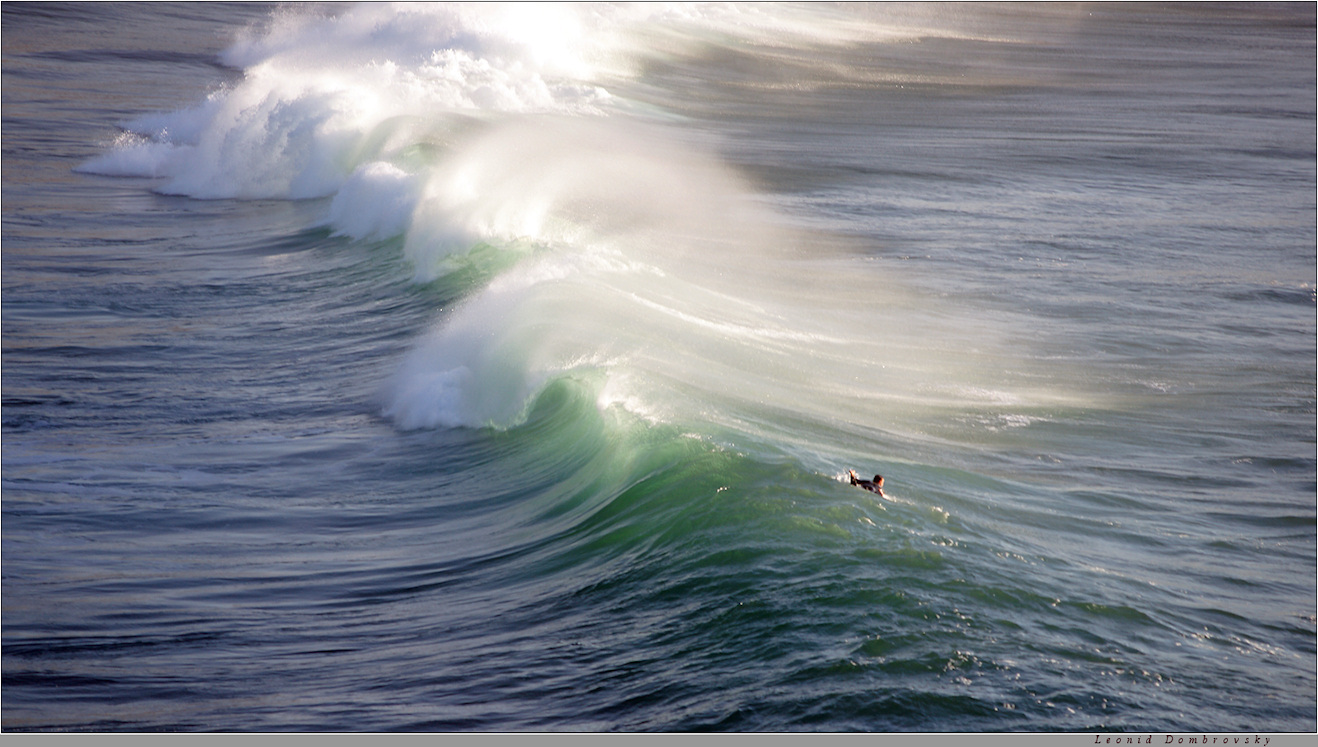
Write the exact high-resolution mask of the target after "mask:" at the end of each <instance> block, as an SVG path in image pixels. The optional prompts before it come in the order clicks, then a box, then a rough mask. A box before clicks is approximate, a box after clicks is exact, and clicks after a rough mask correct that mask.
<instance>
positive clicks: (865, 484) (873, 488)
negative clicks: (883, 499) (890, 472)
mask: <svg viewBox="0 0 1318 747" xmlns="http://www.w3.org/2000/svg"><path fill="white" fill-rule="evenodd" d="M875 477H878V475H875ZM851 484H852V485H859V486H860V487H862V488H864V489H866V490H868V491H870V492H871V493H878V494H879V495H883V488H881V487H879V484H878V483H877V482H871V481H869V480H857V479H856V473H855V472H852V473H851Z"/></svg>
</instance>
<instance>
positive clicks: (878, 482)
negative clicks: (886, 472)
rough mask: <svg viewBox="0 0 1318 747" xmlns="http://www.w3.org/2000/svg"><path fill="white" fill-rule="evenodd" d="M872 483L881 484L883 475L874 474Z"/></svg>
mask: <svg viewBox="0 0 1318 747" xmlns="http://www.w3.org/2000/svg"><path fill="white" fill-rule="evenodd" d="M874 484H875V485H880V486H882V485H883V475H875V476H874Z"/></svg>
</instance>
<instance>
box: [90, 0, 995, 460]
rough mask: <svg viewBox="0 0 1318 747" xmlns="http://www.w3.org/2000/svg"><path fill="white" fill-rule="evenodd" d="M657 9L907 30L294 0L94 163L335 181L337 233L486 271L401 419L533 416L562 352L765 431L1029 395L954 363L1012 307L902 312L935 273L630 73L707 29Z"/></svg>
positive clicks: (611, 376)
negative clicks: (646, 103)
mask: <svg viewBox="0 0 1318 747" xmlns="http://www.w3.org/2000/svg"><path fill="white" fill-rule="evenodd" d="M806 18H809V19H810V22H808V23H807V22H805V21H806ZM844 21H845V22H844ZM662 28H670V29H677V28H681V29H683V30H684V31H685V32H687V33H691V32H692V30H693V29H696V30H698V31H699V32H700V33H703V34H706V35H713V36H711V37H710V38H711V39H722V40H723V41H721V42H719V43H720V44H740V45H741V46H742V47H743V48H745V49H748V50H753V49H754V48H755V45H757V44H763V43H765V40H767V39H768V38H770V37H771V36H774V35H777V36H778V37H783V36H786V38H787V39H788V42H786V43H796V44H803V45H805V47H803V49H805V48H814V47H815V46H817V45H820V44H844V43H847V42H849V41H854V40H855V39H857V38H862V37H870V38H889V37H892V38H905V37H903V36H901V35H900V34H897V33H896V32H895V31H893V29H892V27H881V26H879V25H877V24H876V23H870V24H869V25H868V26H866V24H865V23H864V22H863V19H859V18H856V17H845V18H841V17H833V16H828V15H827V14H824V15H814V16H808V17H807V16H803V15H801V14H800V11H799V9H797V8H793V7H787V8H782V9H775V8H762V7H758V6H751V7H748V8H741V7H738V6H719V5H711V6H695V7H687V6H677V7H671V8H670V7H664V6H656V7H653V8H651V7H649V6H639V7H638V6H557V5H553V6H544V7H542V6H540V5H534V6H529V7H528V6H515V7H505V6H493V7H486V6H484V5H475V6H404V7H399V8H394V7H389V6H377V5H367V6H354V7H351V8H349V9H347V10H345V11H343V12H341V13H335V14H333V15H330V16H316V15H309V14H304V13H300V12H283V13H281V14H279V15H277V16H276V17H275V18H274V19H273V21H272V24H271V26H270V28H269V29H266V30H264V31H260V32H256V31H254V32H252V33H251V34H250V35H249V36H248V37H247V38H245V39H244V40H242V41H240V42H239V43H237V44H235V45H234V46H233V47H231V48H230V49H229V50H228V51H227V52H226V53H225V55H224V59H225V61H226V63H228V64H231V65H234V66H238V67H241V68H242V69H243V78H242V80H241V81H239V82H237V83H235V84H233V85H231V86H229V87H226V88H223V89H221V90H218V91H216V92H215V93H213V94H212V95H211V96H209V97H208V98H207V100H206V101H205V102H203V103H202V104H200V105H198V106H197V107H194V108H191V109H186V110H182V111H179V112H175V113H171V114H161V115H152V116H148V117H144V118H141V119H139V120H137V121H135V122H133V123H130V124H129V125H128V132H127V133H126V134H125V136H124V137H123V138H121V142H120V143H119V144H118V145H117V146H116V147H115V148H114V149H112V150H111V151H109V152H108V153H106V154H105V155H103V156H100V157H98V158H96V159H93V160H92V161H91V162H89V163H87V164H85V165H84V166H83V167H82V168H83V169H84V170H86V171H90V172H97V173H107V174H120V175H137V176H152V177H158V178H160V180H161V181H160V183H159V186H158V187H157V188H158V189H159V190H161V191H163V192H166V193H179V194H185V195H189V196H192V197H198V198H220V197H229V198H233V197H237V198H270V197H277V198H285V199H301V198H313V197H327V198H330V202H329V207H328V211H327V216H326V221H327V225H328V226H329V227H330V228H331V229H332V230H333V231H335V232H337V233H340V234H343V235H347V236H351V237H354V238H357V239H362V240H371V241H386V240H390V239H395V238H397V240H399V241H400V242H401V247H402V252H403V254H404V256H406V257H407V259H408V260H409V261H410V263H411V265H412V266H413V268H414V270H415V276H416V281H417V282H418V283H429V282H432V281H434V280H435V279H436V278H439V277H443V276H446V275H450V274H452V273H455V272H460V271H463V270H464V269H465V270H466V272H467V274H466V275H465V276H466V277H469V278H473V280H471V281H470V282H471V283H472V285H470V286H469V287H465V288H463V289H461V290H460V294H461V295H462V297H463V299H462V300H461V301H460V302H459V303H458V304H457V305H456V307H455V308H453V309H452V310H450V311H448V312H446V313H445V314H444V315H443V318H442V319H441V320H440V321H439V322H438V324H437V327H436V329H435V330H434V331H432V332H431V333H430V334H428V335H427V336H426V337H425V338H424V339H423V340H421V341H420V342H419V343H418V345H417V347H416V349H415V350H414V351H413V352H412V353H411V354H409V356H408V357H407V358H406V360H404V361H403V362H402V364H401V367H400V370H399V371H398V372H397V374H396V375H395V376H393V378H392V381H391V382H390V383H389V384H388V385H387V386H386V388H385V390H384V391H383V392H382V394H381V397H382V400H383V404H382V408H383V411H384V412H385V414H386V415H387V416H388V417H390V418H392V419H393V420H394V421H395V422H396V423H398V425H400V426H402V427H404V428H415V427H434V426H446V427H451V426H487V425H493V426H497V427H508V426H511V425H516V424H517V423H519V422H521V420H522V419H523V418H524V416H525V414H526V411H527V408H528V407H529V406H530V403H531V402H532V401H533V399H534V397H535V396H536V394H537V393H538V392H539V391H540V390H541V389H542V388H543V387H544V386H545V384H546V383H547V382H548V381H550V380H553V379H554V378H556V377H563V376H574V377H578V378H582V379H583V380H588V381H590V382H592V384H591V386H592V388H593V390H594V391H595V394H596V397H597V399H598V404H599V405H600V406H601V407H610V406H620V407H623V408H625V409H627V410H629V411H631V412H633V414H637V415H640V416H642V417H644V418H646V419H651V420H660V421H676V422H682V423H688V424H691V423H697V422H699V423H709V424H714V425H715V427H723V428H731V429H733V430H737V431H742V432H746V431H749V432H750V433H751V435H765V434H756V433H755V431H757V430H760V429H762V428H764V427H771V426H768V425H767V424H768V423H771V422H773V420H774V419H773V418H766V417H761V415H760V414H759V413H761V412H762V411H765V410H781V411H783V412H790V413H793V414H794V416H796V417H802V418H805V419H806V420H808V421H811V422H814V423H816V424H817V425H818V431H819V432H818V433H817V434H813V435H814V436H823V434H826V433H827V432H828V431H830V430H831V429H832V428H833V426H832V425H830V424H832V423H835V422H838V421H841V422H846V423H850V424H851V425H852V426H860V427H868V426H870V425H873V424H883V425H885V426H887V427H895V425H896V424H895V416H896V415H897V414H898V413H899V412H901V411H902V410H903V409H909V408H910V407H912V406H915V405H917V404H920V403H923V404H924V405H929V404H941V405H943V406H946V405H948V404H950V403H953V402H955V403H958V404H965V403H966V402H967V401H972V402H973V401H976V400H979V401H987V402H991V403H996V404H999V405H1000V404H1002V402H1003V400H1004V397H1005V398H1006V399H1009V400H1012V401H1016V400H1017V398H1018V397H1019V395H1018V394H1012V395H1003V394H1002V393H1000V392H996V391H993V390H992V389H991V387H990V388H987V389H986V387H985V385H984V384H983V383H982V382H978V381H976V380H975V377H974V376H970V377H969V378H966V376H967V374H968V373H969V369H970V366H968V365H958V364H957V362H958V361H961V362H963V364H964V362H965V361H966V360H967V357H968V356H970V355H972V354H971V353H970V352H969V351H970V350H971V349H972V348H973V350H974V351H977V352H980V353H986V352H990V351H991V346H992V343H991V336H992V335H991V333H990V332H988V331H987V330H985V329H983V328H976V325H974V324H973V322H972V321H971V320H970V319H968V318H962V319H954V318H953V317H955V316H956V315H957V314H958V313H959V312H957V310H956V309H954V308H951V307H949V308H948V311H947V313H948V314H949V315H950V317H949V318H948V319H947V320H945V321H944V323H943V325H942V326H943V327H945V328H942V329H939V330H938V331H937V332H936V333H934V332H931V330H929V329H928V328H927V326H926V325H927V322H925V323H923V324H922V323H921V322H920V321H918V319H927V317H924V316H921V317H918V318H917V317H916V316H914V315H911V314H908V313H904V312H905V311H907V310H909V309H910V307H911V306H912V305H918V304H923V303H929V302H930V300H929V299H927V298H926V299H920V298H917V297H915V296H914V295H912V294H910V293H908V292H906V291H905V290H904V289H903V288H902V287H901V285H900V281H899V279H898V278H884V277H877V276H875V275H874V274H873V273H872V272H866V271H865V268H863V267H862V268H859V272H857V268H856V267H855V265H854V263H848V262H846V261H845V257H846V252H845V247H844V246H843V245H842V244H841V243H839V242H834V243H832V244H830V243H828V242H826V241H823V240H821V239H820V238H819V237H817V236H815V237H812V236H808V235H807V234H805V233H803V232H802V231H800V230H798V229H792V228H790V227H789V226H788V222H787V221H785V220H784V219H782V218H781V217H780V216H775V215H774V214H773V211H774V208H773V206H772V205H771V204H770V203H768V202H766V201H765V200H763V199H761V198H760V197H759V195H758V194H757V193H756V190H755V189H754V188H753V187H752V185H751V184H749V183H748V182H747V181H746V180H745V179H744V178H743V177H742V176H740V175H739V174H737V173H736V172H735V171H734V170H733V169H731V168H729V167H728V166H727V165H725V164H723V163H721V162H720V160H719V158H718V157H717V156H716V155H715V154H714V152H713V145H714V143H712V142H709V141H706V140H705V139H704V138H702V137H699V136H697V137H694V138H693V137H692V136H691V134H690V133H684V132H682V130H680V129H678V128H675V127H673V125H672V124H671V123H670V122H671V117H670V116H669V115H657V116H656V115H654V114H649V113H646V112H647V110H646V109H644V108H643V107H636V106H634V105H633V104H632V103H631V102H629V101H627V100H624V99H619V98H616V97H614V96H612V95H611V94H610V93H609V91H608V90H607V88H606V87H605V86H604V85H602V83H607V82H608V81H614V82H618V81H621V80H623V79H625V78H626V77H627V76H629V75H634V74H635V73H636V72H637V71H639V69H640V66H641V65H642V62H643V61H644V60H645V59H647V58H658V57H663V56H664V55H668V56H672V55H675V54H676V55H682V54H693V53H694V52H692V50H691V49H689V48H688V49H685V50H683V49H680V48H673V47H672V43H671V42H668V44H667V46H665V44H659V45H658V46H655V47H650V48H649V49H648V51H646V50H645V48H644V47H642V46H638V42H637V39H638V38H641V37H642V36H645V38H648V39H650V40H654V39H656V38H659V39H662V38H663V36H662V34H658V33H657V31H656V29H662ZM789 29H790V31H789ZM625 38H630V39H631V41H630V43H629V44H626V43H624V42H623V40H624V39H625ZM669 38H674V37H669ZM792 40H795V41H792ZM778 43H779V44H783V43H784V42H782V41H780V42H778ZM663 50H666V51H663ZM876 299H877V301H876ZM932 339H938V340H941V342H940V343H939V344H936V345H931V344H930V341H931V340H932ZM972 340H973V344H971V342H970V341H972ZM993 354H995V355H996V354H1000V353H999V352H996V351H994V352H993ZM876 394H877V396H876ZM893 403H900V404H899V405H898V406H897V407H896V412H894V407H893ZM753 423H758V424H754V425H753ZM784 435H785V434H782V433H779V434H774V437H778V438H781V437H783V436H784ZM823 437H824V438H825V439H826V440H827V437H826V436H823ZM836 447H837V445H836V444H827V445H824V446H823V447H822V448H823V449H824V450H828V449H833V448H836Z"/></svg>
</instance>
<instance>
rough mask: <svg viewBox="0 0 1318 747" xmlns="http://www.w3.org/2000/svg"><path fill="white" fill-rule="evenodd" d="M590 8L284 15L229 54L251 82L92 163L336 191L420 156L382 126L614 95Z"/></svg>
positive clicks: (172, 187)
mask: <svg viewBox="0 0 1318 747" xmlns="http://www.w3.org/2000/svg"><path fill="white" fill-rule="evenodd" d="M583 18H585V16H583V14H581V13H578V12H574V11H573V9H571V8H566V7H561V6H557V5H551V4H538V3H537V4H527V5H522V6H517V7H515V8H514V7H509V6H502V5H498V6H493V7H486V6H484V5H472V6H466V5H463V6H450V5H430V4H424V5H418V6H391V5H373V4H367V5H363V6H354V7H352V8H351V9H349V10H348V11H346V12H344V13H342V14H340V15H336V16H333V17H320V16H312V15H307V14H305V13H297V12H285V13H281V14H279V15H277V16H276V17H275V18H274V20H273V22H272V25H271V27H270V28H269V29H268V30H267V31H266V32H265V33H263V34H260V35H251V36H249V37H247V38H245V39H242V40H240V41H238V42H237V43H235V44H234V45H233V46H232V47H231V48H230V49H229V50H227V51H226V52H225V54H224V55H223V59H224V61H225V62H226V63H227V64H229V65H232V66H234V67H240V68H242V69H243V78H242V80H240V81H237V82H235V83H233V84H231V85H229V86H226V87H224V88H222V89H220V90H217V91H215V92H213V93H212V94H211V95H210V96H208V97H207V99H206V100H205V101H203V102H202V103H200V104H198V105H197V106H194V107H189V108H187V109H183V110H181V111H178V112H173V113H170V114H153V115H150V116H146V117H142V118H140V119H137V120H135V121H133V122H130V123H128V124H127V125H126V129H127V130H128V131H129V132H130V133H133V134H134V135H136V137H134V138H131V139H122V140H121V141H120V142H117V143H116V144H115V145H114V146H113V147H112V148H111V149H110V150H109V152H107V153H106V154H104V155H102V156H100V157H98V158H94V159H92V160H91V161H89V162H88V163H86V164H84V165H83V166H81V167H80V170H82V171H86V172H91V173H103V174H110V175H119V176H143V177H163V178H164V183H163V184H161V185H160V186H159V187H158V189H159V190H160V191H162V192H166V193H171V194H183V195H189V196H192V197H198V198H285V199H301V198H310V197H325V196H330V195H333V194H335V193H336V192H338V191H339V190H340V189H341V188H342V187H343V186H344V185H345V184H346V183H347V182H348V180H349V178H350V176H351V175H352V174H353V172H354V171H355V170H356V169H357V168H359V167H361V166H363V165H364V164H367V163H370V162H373V161H385V162H394V163H395V165H398V166H400V167H403V168H408V167H409V164H407V163H405V161H406V156H407V155H408V152H409V151H408V148H412V147H413V146H416V145H417V142H416V141H415V140H413V139H403V140H399V139H398V138H394V139H393V140H390V139H389V138H386V137H381V135H380V133H381V130H382V129H383V130H385V131H387V132H393V133H397V132H398V130H399V128H398V125H397V123H398V122H399V121H403V122H413V123H414V126H413V131H414V132H415V131H417V130H418V127H417V126H415V123H416V122H420V123H422V125H424V127H420V128H419V129H420V130H422V131H430V132H435V131H442V129H443V128H444V127H445V126H447V124H448V119H446V118H451V117H456V116H461V115H467V116H480V115H487V114H490V113H508V112H560V113H565V112H571V113H584V112H598V111H600V107H602V106H606V105H607V102H608V100H609V94H608V93H607V92H606V91H605V90H604V89H603V88H600V87H598V86H595V85H593V84H590V83H589V82H587V81H588V79H589V77H590V76H591V74H592V67H591V63H590V60H591V59H592V57H598V56H599V55H601V54H603V52H602V51H601V49H602V48H601V47H600V45H599V44H598V43H596V42H598V41H599V40H601V39H605V38H607V35H601V34H587V33H586V31H585V28H584V27H583ZM413 150H414V148H413ZM377 176H378V172H377ZM363 178H364V179H367V180H369V179H371V178H374V177H372V176H369V175H368V176H365V177H363ZM350 222H351V221H350ZM350 228H351V229H352V230H354V231H355V230H358V229H359V228H360V227H356V226H354V227H350Z"/></svg>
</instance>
